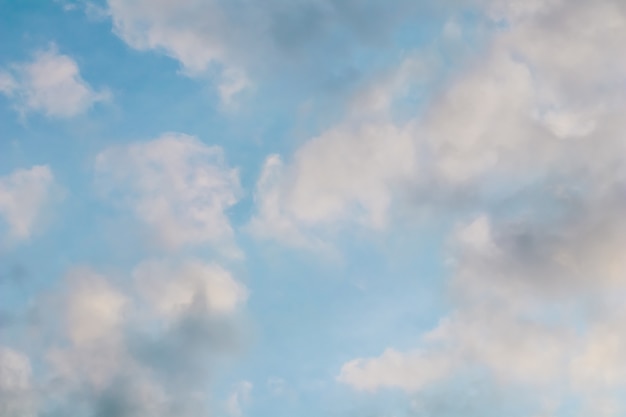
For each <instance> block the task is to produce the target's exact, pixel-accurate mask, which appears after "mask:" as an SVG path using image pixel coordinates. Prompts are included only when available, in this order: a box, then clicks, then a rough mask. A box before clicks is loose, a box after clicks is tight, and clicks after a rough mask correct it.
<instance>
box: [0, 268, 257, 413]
mask: <svg viewBox="0 0 626 417" xmlns="http://www.w3.org/2000/svg"><path fill="white" fill-rule="evenodd" d="M133 275H134V280H133V281H134V285H122V283H121V282H116V280H114V279H113V278H112V277H110V276H106V275H102V274H99V273H97V272H95V271H94V270H92V269H90V268H87V267H80V268H74V269H72V270H70V271H69V272H68V273H67V276H66V278H65V280H64V283H63V285H62V286H61V287H60V288H59V289H58V290H56V293H55V295H54V296H51V295H47V296H45V297H44V298H42V303H41V307H42V308H47V310H46V316H45V317H42V321H41V323H40V324H39V326H40V332H41V333H42V334H46V335H47V336H46V337H48V338H49V339H50V340H52V342H53V343H52V344H50V343H48V344H47V345H46V349H47V350H46V351H45V352H43V353H42V354H41V357H42V358H43V359H44V360H43V362H42V363H41V365H40V366H41V369H40V372H39V373H38V376H37V378H35V379H36V381H37V384H38V390H36V391H33V395H34V396H33V397H32V398H33V399H35V400H36V401H37V402H38V404H40V405H41V408H42V409H43V410H46V412H48V413H51V415H67V414H75V413H79V412H81V413H83V412H84V413H87V414H89V415H95V416H140V415H141V416H144V415H147V416H155V417H156V416H159V417H169V416H172V417H173V416H184V417H196V416H198V417H199V416H205V415H207V413H208V410H209V399H210V393H209V392H208V391H207V386H208V385H207V384H209V383H210V382H211V380H212V375H213V370H214V369H215V368H216V367H217V366H218V365H219V362H220V360H221V359H223V358H224V357H225V356H228V355H231V354H232V353H233V352H234V351H236V349H237V346H238V343H239V339H238V334H239V333H240V331H241V326H240V323H239V322H238V319H237V315H238V314H239V312H240V311H241V309H242V308H243V307H244V305H243V304H244V302H245V298H241V299H240V300H239V301H238V302H237V303H236V305H235V304H233V302H232V300H231V299H232V297H233V295H232V294H230V292H232V291H235V292H237V295H236V296H241V297H243V295H241V294H246V291H247V290H246V288H245V287H244V286H243V285H242V284H240V283H239V282H237V281H236V280H235V279H234V278H232V276H231V275H230V273H229V272H228V271H226V270H225V269H222V268H221V267H219V266H217V265H215V264H203V263H201V262H200V261H197V260H190V261H186V262H182V263H181V267H179V268H174V267H172V266H169V265H167V264H166V263H165V262H164V261H145V262H143V263H141V264H140V265H138V266H137V267H136V268H135V273H134V274H133ZM148 281H149V282H148ZM150 284H154V285H155V287H157V288H160V289H164V290H169V289H172V288H173V289H174V290H173V293H172V294H169V293H163V294H157V293H155V292H148V293H146V287H145V285H150ZM186 285H187V287H185V286H186ZM181 294H182V295H181ZM159 297H161V298H159ZM168 297H173V302H174V303H175V305H174V307H173V308H171V309H166V310H162V309H161V307H162V306H163V305H165V306H166V307H172V306H173V304H172V303H171V302H170V301H171V300H167V298H168ZM164 300H165V301H164ZM146 302H147V303H148V304H149V305H151V306H152V307H150V308H145V303H146ZM56 311H58V314H57V313H56ZM0 359H2V357H1V356H0ZM0 363H1V362H0ZM5 368H6V369H8V371H7V372H4V371H3V369H5ZM5 368H1V367H0V371H1V372H0V377H1V379H0V382H2V381H5V380H6V381H9V382H7V383H6V384H4V382H2V383H3V384H4V385H7V384H9V385H11V387H13V388H14V387H15V386H17V385H16V384H21V385H20V387H21V386H22V385H25V384H26V382H25V381H27V380H28V381H29V379H28V378H30V374H26V376H22V375H21V374H20V375H17V374H16V371H15V372H14V371H13V369H14V368H15V366H14V367H13V368H11V367H8V365H7V366H6V367H5ZM20 369H21V368H20ZM9 371H10V372H9ZM3 372H4V373H3ZM11 372H13V373H11ZM14 374H15V375H14ZM50 381H53V383H52V384H51V383H50ZM13 388H11V389H13ZM244 388H245V387H244ZM2 389H4V387H3V386H0V392H3V391H2ZM7 389H8V388H7ZM242 389H243V388H242ZM35 394H36V395H35ZM238 395H239V397H238V401H245V399H244V392H243V391H241V393H240V394H238Z"/></svg>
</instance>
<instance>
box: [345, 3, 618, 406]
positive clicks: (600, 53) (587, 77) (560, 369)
mask: <svg viewBox="0 0 626 417" xmlns="http://www.w3.org/2000/svg"><path fill="white" fill-rule="evenodd" d="M483 4H485V7H487V9H486V13H487V14H489V15H491V16H493V17H494V18H496V19H500V20H503V21H504V26H503V28H502V29H500V30H498V31H497V32H496V33H495V37H494V39H493V40H492V42H491V43H490V45H489V47H488V48H487V50H486V51H485V53H484V56H481V59H480V60H476V62H475V63H474V64H473V65H472V66H471V67H469V69H468V70H467V71H466V72H465V73H463V74H459V76H458V77H456V78H455V79H454V80H452V81H451V83H450V84H449V85H448V86H447V88H445V89H444V90H443V92H442V93H441V95H440V96H438V97H435V99H434V100H433V102H432V104H431V106H430V107H429V109H428V111H427V112H426V114H425V115H424V116H422V117H419V118H417V119H416V120H415V121H414V123H415V124H416V130H415V131H416V133H417V134H416V136H415V137H414V139H413V140H415V141H418V142H419V143H420V149H421V150H423V151H424V152H426V154H428V156H429V160H428V161H425V162H424V161H423V160H420V162H423V164H422V165H419V166H418V170H419V171H420V172H422V173H423V174H424V175H423V177H422V178H424V179H426V182H425V183H424V186H425V187H426V188H428V186H429V185H430V187H431V188H435V187H436V188H437V189H438V192H441V191H440V190H444V192H447V193H455V192H459V191H464V190H470V191H472V192H473V193H475V194H477V196H476V197H475V198H474V199H473V200H472V201H471V204H470V205H469V207H470V208H471V211H472V212H473V213H476V212H482V214H480V215H478V216H476V217H474V218H470V219H467V217H466V218H465V221H464V222H463V224H462V225H460V226H459V227H457V228H456V229H455V230H454V231H453V232H452V235H451V236H450V239H449V246H448V251H449V253H450V256H451V263H450V272H451V279H450V281H449V294H450V300H451V301H452V302H453V309H452V311H451V312H450V314H449V315H448V316H447V317H445V318H444V319H442V321H441V322H440V324H439V325H438V326H436V327H435V328H434V329H432V331H430V332H428V333H426V334H424V335H422V338H421V341H420V343H419V344H418V346H416V347H415V349H413V350H409V351H406V352H403V353H400V352H397V351H395V350H387V351H386V352H384V353H383V354H381V355H380V356H378V357H372V358H357V359H354V360H352V361H349V362H347V363H346V364H345V365H344V366H343V368H342V369H341V371H340V373H339V377H338V378H339V380H340V381H342V382H344V383H346V384H349V385H351V386H352V387H354V388H355V389H358V390H370V391H371V390H378V389H383V388H385V387H388V388H393V387H395V388H399V389H403V390H406V391H408V392H412V393H415V392H418V393H422V392H426V390H428V389H432V388H433V387H435V386H437V387H440V388H441V387H442V386H443V387H445V386H446V385H447V384H452V383H453V381H454V380H455V379H456V378H459V376H463V375H466V376H467V375H470V374H472V373H473V372H480V371H482V372H486V373H487V375H488V376H489V379H490V380H492V381H494V382H495V383H497V384H498V385H499V386H500V387H504V388H506V389H507V390H509V391H511V392H513V391H515V392H519V391H520V390H523V392H530V393H532V394H531V396H532V397H533V398H534V399H536V400H537V401H536V405H537V407H538V409H537V411H538V412H539V411H544V412H545V410H543V409H541V408H542V407H544V406H545V404H564V403H565V402H566V401H567V400H568V399H574V398H576V399H577V400H579V401H582V403H584V406H585V407H586V408H585V412H586V413H587V414H589V415H620V414H621V413H623V410H624V408H625V407H626V404H624V402H623V401H622V400H621V399H620V390H623V388H624V387H625V386H626V373H625V372H624V369H625V368H624V365H623V363H622V362H623V361H621V360H620V359H618V358H617V357H616V356H615V352H617V351H619V350H620V349H621V348H622V346H623V344H624V341H626V339H625V338H624V334H623V332H622V331H621V330H620V329H621V327H620V326H621V324H619V323H622V321H623V320H622V317H623V307H621V304H620V302H618V301H617V299H619V298H620V297H623V295H624V290H623V287H624V277H625V276H626V275H625V274H626V263H624V262H623V261H622V259H623V256H622V255H621V251H622V250H621V248H623V247H624V244H626V241H625V240H624V238H623V236H624V230H625V227H626V223H625V222H624V220H623V218H622V217H623V216H621V215H620V214H619V213H622V212H623V211H624V209H625V208H626V206H625V200H624V197H623V196H624V189H625V186H626V175H625V171H624V169H623V167H624V162H625V161H624V156H623V155H626V154H625V153H624V150H625V149H624V145H625V142H624V140H623V137H624V132H626V124H624V123H623V121H621V120H620V117H619V116H618V115H619V114H620V112H621V110H620V109H621V108H622V107H623V104H624V89H623V76H622V75H620V73H622V74H623V71H624V70H625V69H626V60H624V59H623V58H622V55H621V54H619V52H618V51H619V48H620V47H619V46H618V41H617V40H618V39H623V38H624V37H625V36H626V13H625V10H624V8H623V6H622V5H621V3H620V2H615V1H609V0H607V1H600V2H594V3H589V2H578V1H574V2H562V1H547V2H524V3H523V4H522V3H519V2H507V1H505V2H484V3H483ZM582 20H584V21H585V22H586V23H585V25H584V28H585V29H584V30H582V29H581V25H580V24H579V22H580V21H582ZM501 23H502V22H501ZM415 181H416V183H417V184H419V182H420V181H421V179H419V178H417V179H415ZM432 196H433V194H429V193H425V194H424V196H423V200H421V201H420V203H421V204H435V205H436V204H441V202H437V201H432V200H429V199H430V198H431V197H432ZM395 198H397V197H395ZM444 203H445V201H444ZM466 216H467V215H466ZM600 358H606V362H605V360H604V359H600ZM609 363H610V364H611V365H609ZM438 364H441V365H440V366H439V365H438ZM433 368H434V370H433ZM442 389H445V388H442ZM540 405H541V406H540ZM556 408H558V407H556Z"/></svg>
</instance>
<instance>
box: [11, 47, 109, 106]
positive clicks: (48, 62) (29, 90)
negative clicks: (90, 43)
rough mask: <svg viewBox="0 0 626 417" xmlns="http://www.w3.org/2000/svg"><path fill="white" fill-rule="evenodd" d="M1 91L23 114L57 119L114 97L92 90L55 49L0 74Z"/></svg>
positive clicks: (72, 63)
mask: <svg viewBox="0 0 626 417" xmlns="http://www.w3.org/2000/svg"><path fill="white" fill-rule="evenodd" d="M0 92H2V93H3V94H5V95H7V96H8V97H9V98H11V99H12V100H13V101H14V102H15V106H16V108H17V109H18V110H19V111H20V112H22V113H26V112H41V113H43V114H45V115H46V116H48V117H55V118H69V117H73V116H77V115H79V114H82V113H84V112H86V111H87V110H88V109H89V108H91V107H92V106H93V105H94V104H95V103H98V102H102V101H107V100H109V99H110V97H111V95H110V93H109V92H108V91H107V90H101V91H96V90H94V89H92V88H91V86H89V84H87V82H86V81H85V80H83V78H82V77H81V75H80V70H79V68H78V64H77V63H76V61H74V60H73V59H72V58H71V57H69V56H67V55H63V54H60V53H59V52H58V51H57V49H56V47H51V48H50V49H48V50H46V51H40V52H37V53H36V54H35V55H34V57H33V60H32V61H29V62H24V63H16V64H13V65H11V66H10V69H9V71H4V72H0Z"/></svg>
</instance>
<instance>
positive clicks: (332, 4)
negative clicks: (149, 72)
mask: <svg viewBox="0 0 626 417" xmlns="http://www.w3.org/2000/svg"><path fill="white" fill-rule="evenodd" d="M108 7H109V13H110V15H111V18H112V21H113V31H114V33H115V34H117V35H118V36H119V37H120V38H121V39H123V40H124V41H125V42H126V43H127V44H128V45H130V46H131V47H132V48H135V49H138V50H154V51H158V52H161V53H164V54H166V55H168V56H170V57H172V58H174V59H176V60H177V61H178V62H179V63H180V64H181V67H182V69H183V72H184V73H186V74H187V75H190V76H193V77H200V76H204V75H206V74H211V75H213V74H215V72H217V73H218V76H217V77H216V84H217V85H218V87H217V90H218V91H219V94H220V96H221V98H222V101H223V102H224V103H225V104H228V103H229V102H232V100H233V96H235V95H236V94H237V93H239V92H240V91H242V90H244V89H246V88H247V87H249V86H251V85H255V84H256V82H257V81H258V78H261V77H264V76H267V75H268V74H272V73H274V72H276V70H277V69H280V71H281V72H285V71H286V72H288V73H291V74H297V77H303V76H304V77H309V76H311V77H316V78H318V79H321V80H325V81H327V80H329V79H332V78H333V77H334V76H335V75H336V65H334V64H330V63H329V61H330V62H332V63H338V64H339V66H346V67H348V66H350V65H352V63H351V62H350V60H351V59H352V58H353V54H355V53H356V52H357V51H359V50H362V49H363V48H368V47H375V46H380V44H382V43H383V42H381V41H382V40H384V39H386V38H387V37H388V35H389V34H390V33H391V32H392V31H393V30H394V28H395V25H397V24H398V23H399V22H401V21H403V20H404V19H406V18H407V17H408V16H411V15H412V11H413V10H415V9H416V8H417V4H416V3H415V2H411V1H405V0H399V1H394V2H391V3H389V4H385V5H384V6H383V5H382V4H378V3H376V2H362V1H354V0H349V1H335V0H321V1H319V0H305V1H298V2H284V1H282V0H267V1H263V2H261V3H258V2H248V1H244V2H240V3H237V4H236V5H235V4H233V3H228V2H222V1H217V0H209V1H205V0H180V1H175V2H172V1H147V0H139V1H137V0H130V1H129V0H109V1H108ZM294 70H295V71H294Z"/></svg>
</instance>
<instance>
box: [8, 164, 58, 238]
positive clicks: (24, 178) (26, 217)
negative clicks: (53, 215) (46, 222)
mask: <svg viewBox="0 0 626 417" xmlns="http://www.w3.org/2000/svg"><path fill="white" fill-rule="evenodd" d="M54 185H55V181H54V175H53V174H52V170H51V169H50V168H49V167H48V166H45V165H37V166H34V167H32V168H30V169H18V170H16V171H14V172H12V173H10V174H8V175H5V176H3V177H0V218H2V220H4V223H5V224H6V226H7V229H8V235H9V236H10V238H12V239H16V240H24V239H28V238H29V237H31V236H32V234H33V233H34V232H35V227H36V226H37V224H38V222H39V221H40V219H41V217H42V214H43V213H42V212H43V210H44V209H45V207H46V205H48V204H50V203H51V202H52V200H53V197H54V188H55V187H54Z"/></svg>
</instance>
